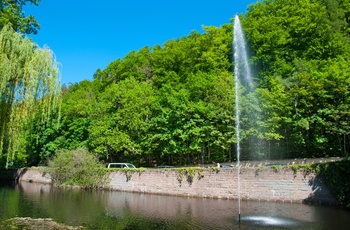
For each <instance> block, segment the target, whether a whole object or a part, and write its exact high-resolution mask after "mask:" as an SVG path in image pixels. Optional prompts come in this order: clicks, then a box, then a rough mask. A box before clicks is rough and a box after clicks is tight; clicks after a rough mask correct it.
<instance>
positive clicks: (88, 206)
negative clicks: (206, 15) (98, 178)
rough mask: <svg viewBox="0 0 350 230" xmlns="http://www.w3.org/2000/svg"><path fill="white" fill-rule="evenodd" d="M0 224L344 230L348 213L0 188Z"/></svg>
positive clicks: (106, 193) (28, 185)
mask: <svg viewBox="0 0 350 230" xmlns="http://www.w3.org/2000/svg"><path fill="white" fill-rule="evenodd" d="M0 197H1V198H0V201H1V203H0V221H4V220H7V219H10V218H14V217H31V218H51V219H53V220H54V221H55V222H58V223H63V224H66V225H69V226H84V227H85V229H142V230H144V229H157V230H158V229H181V230H182V229H191V230H192V229H208V230H209V229H210V230H215V229H242V230H245V229H349V226H350V211H347V210H342V209H338V208H333V207H327V206H310V205H303V204H290V203H274V202H253V201H242V202H241V221H240V222H239V221H238V211H237V206H238V204H237V201H233V200H214V199H200V198H184V197H173V196H158V195H150V194H138V193H125V192H115V191H83V190H62V189H57V188H54V187H52V186H50V185H44V184H35V183H24V182H21V183H18V184H6V185H4V184H2V185H0Z"/></svg>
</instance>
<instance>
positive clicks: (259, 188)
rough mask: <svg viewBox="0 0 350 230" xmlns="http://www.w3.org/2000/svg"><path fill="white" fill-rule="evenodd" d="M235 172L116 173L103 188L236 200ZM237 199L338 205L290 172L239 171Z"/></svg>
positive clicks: (27, 176) (311, 179)
mask: <svg viewBox="0 0 350 230" xmlns="http://www.w3.org/2000/svg"><path fill="white" fill-rule="evenodd" d="M237 173H238V172H237V169H223V168H220V169H217V168H212V167H210V168H188V169H186V168H184V169H146V170H127V171H126V170H115V171H111V172H110V174H109V181H108V182H107V184H106V186H105V188H106V189H109V190H116V191H126V192H139V193H151V194H158V195H173V196H187V197H205V198H216V199H238V189H237V188H238V182H237V181H238V174H237ZM12 177H13V178H15V179H16V180H19V181H30V182H37V183H52V180H51V177H50V175H49V174H48V173H45V170H44V169H34V168H33V169H18V170H14V171H13V172H12ZM240 197H241V199H242V200H259V201H275V202H293V203H303V202H304V203H309V202H310V203H318V204H337V201H336V200H335V199H334V197H333V196H332V194H331V193H330V191H329V189H327V187H326V186H325V185H324V183H323V182H322V181H321V180H320V179H319V177H318V176H317V175H316V174H315V173H305V172H303V171H302V170H300V171H297V172H296V171H295V170H292V169H291V168H284V167H281V168H274V167H260V168H242V169H241V171H240Z"/></svg>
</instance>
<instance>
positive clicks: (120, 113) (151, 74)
mask: <svg viewBox="0 0 350 230" xmlns="http://www.w3.org/2000/svg"><path fill="white" fill-rule="evenodd" d="M233 16H234V15H233ZM240 19H241V22H242V25H243V30H244V32H245V36H246V39H247V44H248V45H249V48H250V54H251V58H250V62H251V65H252V67H253V70H254V71H253V72H254V81H255V92H254V94H255V95H256V96H257V98H258V101H259V103H258V104H259V106H255V105H256V103H255V101H254V100H255V99H254V98H253V97H251V94H242V95H243V96H242V97H241V101H242V102H241V106H242V108H241V116H242V118H241V123H242V126H241V127H242V128H241V130H240V132H241V140H240V142H241V149H242V150H241V158H242V159H282V158H303V157H331V156H340V157H347V156H349V151H350V91H349V86H350V65H349V63H350V61H349V58H350V0H307V1H305V0H264V1H258V2H257V3H255V4H251V5H250V6H249V7H248V9H247V12H246V14H245V15H240ZM232 21H233V19H231V22H230V19H228V23H227V24H224V25H222V26H221V27H214V26H205V27H203V29H204V32H203V33H198V32H196V31H192V32H190V33H189V35H188V36H184V37H181V38H178V39H175V40H169V41H167V42H165V43H164V44H162V45H155V46H154V47H144V48H142V49H140V50H136V51H131V52H130V53H129V54H128V55H126V56H125V57H123V58H122V59H118V60H114V61H112V62H111V63H110V64H109V65H108V66H107V67H106V68H105V69H103V70H97V71H96V72H95V73H94V76H93V80H91V81H88V80H86V81H82V82H79V83H76V84H72V85H69V86H68V87H67V86H63V87H62V98H61V100H62V104H61V108H60V109H56V110H54V111H53V113H50V114H51V115H50V116H46V117H45V119H41V120H40V122H37V121H38V119H40V118H38V116H29V117H28V119H30V121H28V124H30V130H28V131H27V136H26V140H25V141H23V143H24V145H23V146H24V149H25V155H23V154H24V153H23V152H22V154H21V157H20V158H18V157H17V158H16V156H15V154H14V165H28V166H30V165H38V164H45V163H46V161H47V160H48V159H49V158H51V157H52V156H54V155H55V152H56V151H57V150H60V149H68V150H73V149H76V148H80V147H84V148H87V149H88V150H89V151H90V152H92V153H94V154H95V155H96V156H97V157H98V158H99V159H100V161H102V162H117V161H128V162H132V163H134V164H135V165H137V166H154V165H156V164H171V165H188V164H200V163H202V162H205V163H211V162H212V161H215V162H227V161H234V160H235V158H236V150H235V145H236V142H237V140H236V136H235V119H236V118H235V100H234V98H235V96H234V95H235V88H234V82H233V66H234V61H233V52H234V50H233V47H232V43H233V34H232V33H233V28H232V27H233V26H232ZM1 77H2V76H1ZM0 93H2V92H0ZM1 99H2V100H3V99H4V96H2V98H1ZM2 103H7V102H6V101H5V102H2ZM251 114H259V116H258V117H259V119H258V120H257V121H254V122H253V121H252V120H251V119H250V115H251ZM1 122H2V121H1ZM252 140H253V141H252ZM6 154H7V153H6V152H4V151H3V153H2V156H5V155H6ZM3 159H4V157H2V158H1V160H2V161H3ZM4 164H5V163H3V165H4Z"/></svg>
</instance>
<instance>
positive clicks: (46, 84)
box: [0, 26, 61, 167]
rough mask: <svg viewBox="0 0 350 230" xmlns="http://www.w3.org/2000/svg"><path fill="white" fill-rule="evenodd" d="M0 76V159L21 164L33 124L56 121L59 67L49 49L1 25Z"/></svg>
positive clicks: (3, 162) (10, 164)
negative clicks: (40, 46)
mask: <svg viewBox="0 0 350 230" xmlns="http://www.w3.org/2000/svg"><path fill="white" fill-rule="evenodd" d="M0 76H1V77H0V108H1V110H0V162H1V164H5V162H6V167H7V166H13V167H16V166H25V165H27V163H28V162H27V160H28V159H27V158H28V154H27V152H26V148H27V147H28V145H29V143H30V142H32V140H33V138H35V136H36V134H35V133H33V127H34V126H39V125H43V126H45V125H47V123H48V121H49V120H50V121H54V120H55V121H56V122H59V116H60V104H61V89H60V82H59V80H60V79H59V70H58V67H57V63H56V60H55V59H54V55H53V52H52V51H51V50H50V49H47V48H43V49H41V48H39V47H38V46H37V45H36V44H34V43H33V42H32V41H31V40H30V39H28V38H26V37H24V36H22V35H21V34H18V33H16V32H15V31H14V30H13V29H11V28H10V27H9V26H5V27H4V28H2V30H1V32H0ZM54 125H57V123H56V124H54V123H52V126H54ZM52 126H51V127H52ZM38 129H40V128H38Z"/></svg>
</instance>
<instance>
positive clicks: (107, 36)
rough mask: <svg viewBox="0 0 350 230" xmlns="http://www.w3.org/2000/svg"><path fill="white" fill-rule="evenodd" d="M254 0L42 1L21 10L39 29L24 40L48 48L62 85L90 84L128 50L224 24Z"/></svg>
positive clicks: (243, 11)
mask: <svg viewBox="0 0 350 230" xmlns="http://www.w3.org/2000/svg"><path fill="white" fill-rule="evenodd" d="M254 2H256V0H166V1H164V0H163V1H161V0H148V1H139V0H133V1H118V0H98V1H94V0H42V1H41V2H40V3H39V6H31V5H28V6H25V7H24V8H23V10H24V11H25V14H26V15H33V16H34V17H35V18H36V20H37V21H38V22H39V24H40V30H39V32H38V34H37V35H30V37H31V38H32V39H33V40H34V42H36V43H37V44H38V45H39V46H40V47H43V46H44V45H47V46H49V48H50V49H51V50H53V52H54V53H55V55H56V59H57V61H58V62H59V63H60V64H61V73H62V80H61V83H62V84H67V85H69V84H70V83H76V82H80V81H82V80H85V79H87V80H92V79H93V74H94V72H95V71H96V70H97V69H98V68H100V69H102V70H103V69H104V68H105V67H106V66H107V65H108V64H109V63H110V62H112V61H114V60H116V59H121V58H123V57H124V56H126V55H127V54H128V53H129V52H131V51H133V50H139V49H141V48H143V47H145V46H151V47H153V46H155V45H156V44H159V45H162V44H164V43H165V42H166V41H168V40H171V39H175V38H179V37H182V36H186V35H188V34H189V33H190V32H191V31H192V30H196V31H198V32H203V31H202V26H203V25H205V26H217V27H220V26H221V25H223V24H226V23H229V22H230V19H231V18H233V17H234V16H235V15H236V14H237V13H245V11H246V9H247V7H248V5H249V4H251V3H254Z"/></svg>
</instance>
